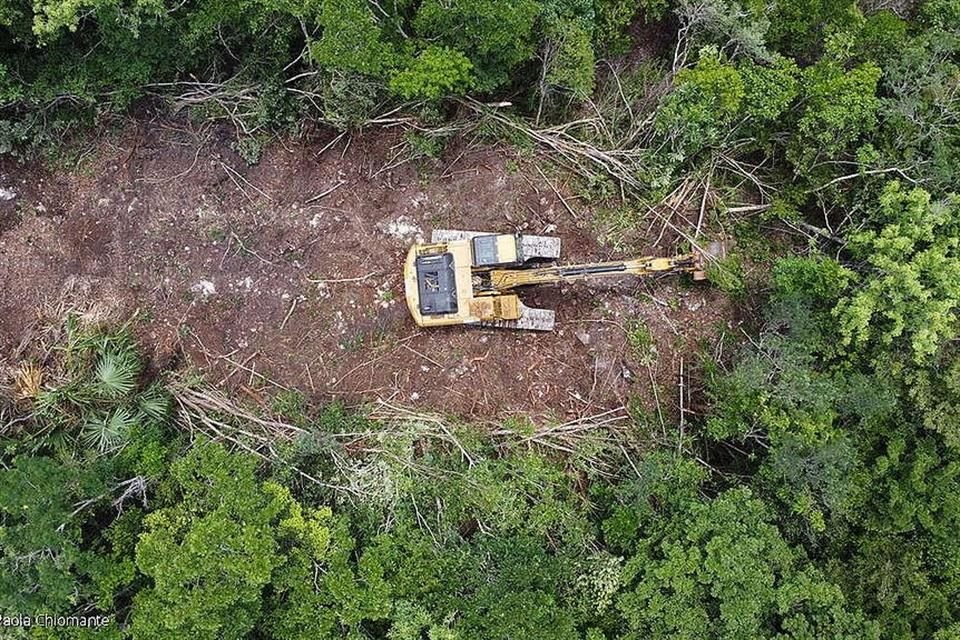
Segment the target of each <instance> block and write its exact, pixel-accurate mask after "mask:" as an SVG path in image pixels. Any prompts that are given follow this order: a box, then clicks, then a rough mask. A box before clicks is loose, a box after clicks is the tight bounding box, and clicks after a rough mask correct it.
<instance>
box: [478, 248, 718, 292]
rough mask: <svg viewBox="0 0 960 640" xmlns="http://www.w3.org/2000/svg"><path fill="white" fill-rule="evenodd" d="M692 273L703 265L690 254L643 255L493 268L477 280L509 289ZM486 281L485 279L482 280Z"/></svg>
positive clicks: (701, 275) (695, 274)
mask: <svg viewBox="0 0 960 640" xmlns="http://www.w3.org/2000/svg"><path fill="white" fill-rule="evenodd" d="M684 272H689V273H692V274H693V277H694V279H696V280H702V279H703V278H704V277H705V276H704V272H703V266H702V265H701V264H700V263H699V260H698V259H697V256H695V255H694V254H692V253H691V254H684V255H679V256H674V257H671V258H655V257H652V256H651V257H645V258H636V259H633V260H624V261H621V262H596V263H588V264H572V265H562V266H551V267H541V268H535V269H493V270H492V271H490V272H488V273H487V274H485V275H486V277H485V278H484V277H481V282H483V283H484V284H486V285H487V286H488V287H489V289H490V290H491V291H510V290H513V289H516V288H517V287H525V286H527V285H533V284H549V283H557V282H572V281H574V280H581V279H583V278H596V277H603V276H622V275H634V276H652V275H657V274H662V273H684ZM484 281H486V282H484Z"/></svg>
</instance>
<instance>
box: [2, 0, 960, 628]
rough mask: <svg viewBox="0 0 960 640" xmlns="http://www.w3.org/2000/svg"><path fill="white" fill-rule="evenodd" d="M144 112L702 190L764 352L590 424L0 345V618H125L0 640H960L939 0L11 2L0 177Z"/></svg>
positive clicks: (959, 35)
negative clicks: (505, 155)
mask: <svg viewBox="0 0 960 640" xmlns="http://www.w3.org/2000/svg"><path fill="white" fill-rule="evenodd" d="M641 53H642V55H641ZM156 109H160V110H167V111H176V112H184V113H187V114H188V115H187V117H191V118H216V119H222V120H225V121H226V122H229V123H231V124H232V125H234V129H235V132H236V140H235V145H236V148H237V149H238V150H240V151H241V152H242V154H243V156H244V157H245V158H247V159H248V161H249V162H256V161H257V159H258V158H259V156H260V153H261V149H262V148H263V146H264V145H265V144H268V143H269V141H270V140H271V139H273V138H274V137H275V136H282V135H293V134H299V133H301V132H303V131H305V130H306V128H308V126H317V125H318V123H319V125H321V126H329V127H334V128H337V129H340V130H345V129H355V128H359V127H376V126H378V124H377V123H378V122H383V121H384V120H385V119H387V118H390V117H396V116H398V114H402V115H403V117H404V118H405V119H406V120H407V121H409V122H410V123H412V124H411V125H410V126H411V127H413V129H412V131H414V132H416V135H417V138H416V140H417V143H418V144H420V145H423V146H425V147H430V148H431V149H432V148H433V147H434V146H436V145H442V144H444V142H445V140H446V139H447V137H448V136H450V135H451V134H450V131H456V130H457V126H459V125H458V123H463V122H469V123H471V124H470V126H471V127H472V129H471V131H473V132H475V133H477V134H478V135H482V136H483V137H484V139H486V140H497V141H500V142H501V143H506V144H513V145H517V146H519V147H521V148H524V149H526V152H527V153H532V154H535V155H536V156H537V157H541V158H543V160H544V162H550V163H555V164H556V165H557V166H558V167H561V168H563V170H566V171H570V172H572V173H574V174H577V175H578V176H579V177H580V179H581V180H583V181H584V183H587V184H589V186H590V188H591V189H592V190H593V191H595V192H597V193H598V194H599V195H598V197H608V198H615V199H618V200H619V201H620V202H621V205H620V206H621V207H623V208H624V209H625V210H629V209H631V208H637V209H639V208H642V207H643V206H645V205H647V204H650V203H656V202H658V201H660V200H661V199H663V198H665V197H666V196H667V195H668V194H671V193H674V192H675V190H676V188H677V187H678V185H680V184H682V183H683V182H684V181H685V180H687V179H688V177H689V176H698V180H699V179H706V180H710V181H711V182H712V184H713V185H715V186H716V187H717V188H718V189H720V190H721V193H722V194H724V195H723V200H724V202H725V203H726V206H725V207H719V208H718V210H717V213H716V216H717V218H718V223H719V224H720V225H721V226H723V225H725V224H726V225H728V226H729V228H730V231H731V233H733V234H734V235H735V236H736V238H737V248H736V253H735V254H734V256H732V258H731V259H729V261H728V264H727V265H726V268H725V269H724V270H723V271H722V273H718V274H716V277H715V285H717V286H721V287H723V288H725V289H727V290H729V291H730V292H731V293H732V295H735V296H736V297H737V300H739V304H740V305H741V306H742V307H743V313H744V314H745V315H747V316H749V317H750V318H752V321H751V322H750V323H749V326H750V330H749V331H748V332H746V333H744V334H736V335H731V336H729V340H728V341H727V346H728V348H727V349H726V350H725V352H724V353H723V354H722V356H718V355H717V354H715V353H713V352H712V351H711V350H710V349H709V348H705V349H704V350H703V351H702V352H701V353H698V354H694V353H691V354H690V355H689V358H690V360H691V361H693V360H697V361H698V365H697V366H698V368H699V370H700V371H701V373H702V377H703V380H704V388H703V389H702V396H703V397H702V398H701V400H700V404H701V405H702V407H703V409H702V410H700V411H698V414H697V415H688V416H687V417H686V423H685V424H683V425H681V426H682V427H683V428H677V425H668V428H664V429H661V425H660V424H659V423H658V422H657V421H655V420H653V419H651V417H650V416H648V415H645V414H644V413H643V412H642V411H638V412H637V413H636V415H635V416H634V420H633V423H632V424H631V426H630V428H629V429H618V430H610V431H609V432H605V431H603V430H602V429H598V430H592V431H589V432H583V431H575V430H568V431H564V430H558V429H552V430H551V428H550V426H546V427H543V426H540V425H534V424H530V423H528V422H527V421H525V420H524V419H523V417H518V418H517V419H516V420H510V421H508V422H506V423H504V424H503V425H502V428H499V429H492V428H489V427H482V428H481V427H479V426H476V425H471V424H469V423H462V422H459V421H457V420H452V419H451V420H449V421H447V420H445V419H436V420H433V419H431V420H426V419H422V420H417V419H404V420H383V419H379V418H378V417H377V416H375V415H370V414H369V413H367V412H365V411H364V410H363V409H362V408H345V407H343V406H341V405H338V404H332V405H328V406H316V405H315V404H313V403H310V402H307V401H306V400H305V398H304V397H303V396H302V395H301V394H299V393H296V392H281V393H278V394H276V395H275V397H273V398H272V400H271V401H270V405H269V407H266V408H250V407H249V406H247V405H246V404H245V403H244V399H243V398H233V397H228V396H225V395H222V393H221V392H220V391H217V390H216V389H214V388H213V387H212V386H210V385H209V384H208V383H207V382H205V381H204V380H202V379H200V378H198V377H197V376H196V375H194V374H193V373H192V372H191V371H189V370H184V369H182V368H181V369H164V368H161V367H158V366H157V363H153V362H150V361H148V359H146V358H145V357H144V356H143V355H142V350H141V348H140V347H139V346H138V345H137V343H136V341H135V340H134V339H133V338H132V337H131V335H132V334H131V331H130V328H129V327H125V326H113V325H102V324H99V323H96V322H92V321H90V319H89V318H85V317H84V316H83V315H75V314H69V313H67V314H64V316H63V317H62V318H61V319H60V320H58V321H57V322H55V323H50V324H47V325H46V326H44V327H42V330H39V329H38V330H37V331H36V332H34V334H33V335H32V337H31V340H30V341H29V342H28V343H25V345H24V346H23V347H22V348H21V349H20V350H19V351H18V352H17V353H16V354H0V364H3V365H4V366H5V367H6V368H8V369H9V374H10V375H9V376H7V378H6V382H7V384H6V386H5V387H4V388H3V390H2V392H0V439H2V443H3V450H2V453H0V467H2V468H0V616H13V615H15V614H22V615H36V614H60V615H76V616H93V615H108V616H110V623H109V624H108V625H107V626H105V627H102V628H99V629H96V630H91V629H83V628H73V629H65V628H59V629H50V628H30V629H27V628H12V627H10V628H5V629H3V631H0V635H2V636H3V637H5V638H6V637H10V638H28V637H29V638H33V637H36V638H53V637H57V638H94V637H95V638H134V639H138V640H139V639H143V640H149V639H158V640H159V639H167V638H197V639H210V640H213V639H221V638H222V639H230V638H257V639H260V638H263V639H267V638H275V639H278V640H279V639H287V638H304V639H306V638H309V639H318V638H350V639H357V640H359V639H365V638H386V639H391V640H414V639H423V638H429V639H430V640H452V639H454V638H458V639H462V640H467V639H469V640H475V639H491V640H492V639H503V640H506V639H519V638H542V639H545V640H548V639H553V638H556V639H561V638H563V639H567V638H570V639H575V638H579V639H582V640H602V639H607V640H613V639H620V638H623V639H627V640H630V639H637V640H640V639H652V638H664V639H665V638H689V639H691V640H692V639H702V638H724V639H734V638H737V639H744V640H746V639H754V638H793V639H796V640H801V639H809V640H812V639H814V638H838V639H839V638H849V639H851V640H853V639H862V638H885V639H886V638H889V639H912V638H916V639H921V638H925V639H935V640H948V639H956V638H960V342H958V338H960V324H958V305H960V200H958V197H957V195H956V194H955V191H956V190H957V185H958V184H960V180H958V176H960V1H958V0H921V1H910V0H903V1H897V0H894V1H891V2H884V1H881V0H864V1H863V2H856V1H854V0H771V1H769V2H767V1H763V2H762V1H760V0H638V1H636V2H632V1H630V0H510V1H506V0H379V2H378V1H377V0H303V1H300V2H298V1H297V0H179V1H174V0H69V1H67V0H33V1H32V2H27V1H26V0H0V152H3V153H7V154H12V155H14V156H18V157H21V158H27V157H32V156H35V155H38V154H41V155H42V154H43V153H45V152H46V151H47V150H49V149H50V148H55V147H57V146H58V145H66V144H69V142H70V140H72V139H73V138H74V137H76V136H82V135H85V132H89V131H91V130H94V129H97V128H102V127H109V126H110V123H111V122H112V121H114V119H115V118H117V117H119V116H120V115H121V114H124V113H129V112H131V111H137V110H156ZM625 224H629V217H627V219H626V222H625ZM784 229H786V230H792V233H790V234H785V233H782V232H781V231H782V230H784ZM746 263H749V264H751V265H753V268H752V269H751V270H750V274H752V275H751V276H750V277H746V276H745V275H744V274H745V270H744V269H743V268H742V265H743V264H746ZM738 265H739V267H740V268H738ZM14 356H16V357H14Z"/></svg>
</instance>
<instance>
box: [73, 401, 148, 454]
mask: <svg viewBox="0 0 960 640" xmlns="http://www.w3.org/2000/svg"><path fill="white" fill-rule="evenodd" d="M136 419H137V416H136V414H135V413H134V412H133V411H131V410H130V409H128V408H126V407H119V408H117V409H114V410H113V411H111V412H108V413H99V414H97V415H95V416H93V417H92V418H91V419H90V420H88V421H87V422H86V424H84V426H83V432H82V438H83V442H84V443H85V444H86V445H87V446H88V447H90V448H91V449H96V450H97V451H98V452H100V453H106V452H108V451H112V450H114V449H117V448H120V447H121V446H123V442H124V440H125V436H126V435H127V433H128V432H129V431H130V429H131V428H132V427H133V426H134V425H135V424H136Z"/></svg>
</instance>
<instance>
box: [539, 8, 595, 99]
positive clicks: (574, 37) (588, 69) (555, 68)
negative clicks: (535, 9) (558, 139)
mask: <svg viewBox="0 0 960 640" xmlns="http://www.w3.org/2000/svg"><path fill="white" fill-rule="evenodd" d="M546 37H547V45H546V46H547V50H548V51H549V52H550V53H549V54H548V56H547V59H546V60H545V61H544V67H545V69H546V72H545V73H544V80H545V82H546V84H547V85H548V86H549V87H555V88H558V89H561V90H564V91H568V92H570V94H572V95H573V97H574V98H575V99H576V100H585V99H587V98H588V97H590V94H591V93H592V92H593V82H594V71H593V68H594V64H595V62H594V51H593V47H592V44H591V37H590V31H589V30H588V27H587V26H586V25H585V24H584V22H583V21H582V20H564V19H562V18H558V19H556V20H554V21H551V22H550V23H549V24H548V26H547V28H546Z"/></svg>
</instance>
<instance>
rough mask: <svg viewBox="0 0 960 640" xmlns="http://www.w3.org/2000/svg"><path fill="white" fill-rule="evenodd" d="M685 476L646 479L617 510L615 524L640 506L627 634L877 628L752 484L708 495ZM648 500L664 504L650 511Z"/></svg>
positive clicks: (802, 633) (871, 633)
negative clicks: (778, 522)
mask: <svg viewBox="0 0 960 640" xmlns="http://www.w3.org/2000/svg"><path fill="white" fill-rule="evenodd" d="M676 464H677V465H678V466H683V465H690V464H692V463H690V462H685V461H684V462H678V463H676ZM672 466H673V465H669V464H668V465H665V466H663V465H662V466H660V469H661V470H664V471H666V470H669V469H671V467H672ZM673 473H675V471H674V472H673ZM681 477H684V478H686V480H685V481H686V482H687V483H689V484H688V485H687V487H688V488H687V490H686V491H683V490H681V491H679V492H678V489H677V488H676V484H675V483H670V484H648V485H647V487H648V490H649V489H652V490H653V492H652V493H650V494H648V495H647V497H646V500H645V501H640V502H633V501H631V502H629V503H625V504H622V505H620V506H618V507H617V508H616V509H615V510H614V514H613V519H614V520H613V521H611V524H612V522H623V521H624V520H625V519H626V521H629V520H630V519H631V518H630V517H629V516H627V515H626V514H625V513H624V512H630V511H632V510H635V509H638V510H639V512H638V513H637V514H636V516H634V517H635V522H636V523H637V525H638V528H637V540H636V542H635V543H634V544H633V545H632V546H633V548H634V550H635V551H634V553H633V555H632V557H630V558H629V559H628V560H627V562H626V564H625V565H624V571H623V579H624V582H625V585H626V587H625V589H624V590H623V591H622V592H621V594H620V595H619V597H618V599H617V607H618V609H619V610H620V612H621V614H622V615H623V618H624V620H625V632H624V633H623V635H622V636H621V637H623V638H625V639H628V640H629V639H640V638H651V639H656V638H743V639H747V638H774V637H776V638H798V639H799V638H804V639H812V638H820V637H830V638H848V639H850V640H853V639H854V638H876V637H878V629H877V627H876V625H874V624H872V623H869V622H867V621H866V619H865V618H864V617H863V615H862V614H860V613H859V612H857V611H856V610H855V609H852V608H851V607H849V605H847V603H846V601H845V599H844V596H843V594H842V592H841V591H840V589H839V588H838V587H837V586H836V585H834V584H832V583H830V582H829V581H827V580H826V579H825V578H824V577H823V575H822V574H821V573H820V572H819V571H818V570H817V569H815V568H814V567H813V566H811V565H810V564H809V562H808V561H807V560H806V558H805V557H804V555H803V553H802V552H801V551H799V550H797V549H794V548H792V547H791V546H790V545H789V544H788V543H787V542H786V541H785V540H784V539H783V537H782V536H781V534H780V532H779V531H778V530H777V528H776V526H775V525H774V524H773V523H772V521H773V514H772V513H771V512H770V511H769V510H768V508H767V507H766V506H765V505H764V504H763V502H761V501H760V500H758V499H756V498H755V497H753V495H752V494H751V492H750V491H749V490H747V489H743V488H740V489H731V490H728V491H725V492H723V493H721V494H720V495H719V496H717V497H716V498H713V499H708V500H705V499H702V498H699V497H693V496H692V495H691V492H690V489H693V490H694V491H695V490H696V486H697V480H696V478H697V477H696V475H695V474H692V473H689V472H687V473H683V474H682V475H681ZM650 503H653V504H657V505H659V508H658V509H655V510H651V509H650V507H649V504H650ZM618 526H619V525H618Z"/></svg>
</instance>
